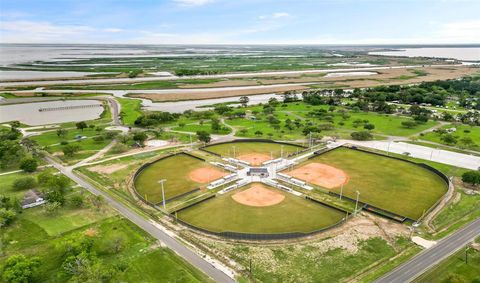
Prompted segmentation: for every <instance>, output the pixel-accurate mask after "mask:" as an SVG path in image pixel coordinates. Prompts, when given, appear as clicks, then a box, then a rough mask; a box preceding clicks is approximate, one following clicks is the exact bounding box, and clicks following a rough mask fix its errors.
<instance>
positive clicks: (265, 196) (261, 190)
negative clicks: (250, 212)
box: [232, 184, 285, 207]
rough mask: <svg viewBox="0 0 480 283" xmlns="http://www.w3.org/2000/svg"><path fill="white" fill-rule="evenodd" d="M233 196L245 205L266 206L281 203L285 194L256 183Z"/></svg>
mask: <svg viewBox="0 0 480 283" xmlns="http://www.w3.org/2000/svg"><path fill="white" fill-rule="evenodd" d="M232 198H233V199H234V200H235V201H236V202H238V203H241V204H244V205H248V206H255V207H265V206H271V205H275V204H278V203H281V202H282V201H283V200H284V199H285V196H284V195H282V194H281V193H278V192H275V191H273V190H271V189H268V188H266V187H265V186H263V185H261V184H254V185H252V187H251V188H249V189H247V190H244V191H242V192H239V193H236V194H234V195H233V196H232Z"/></svg>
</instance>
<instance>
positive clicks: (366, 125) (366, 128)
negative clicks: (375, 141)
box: [363, 123, 375, 131]
mask: <svg viewBox="0 0 480 283" xmlns="http://www.w3.org/2000/svg"><path fill="white" fill-rule="evenodd" d="M363 128H364V129H365V130H369V131H371V130H373V129H375V125H374V124H370V123H367V124H365V125H363Z"/></svg>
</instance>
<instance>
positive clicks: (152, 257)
mask: <svg viewBox="0 0 480 283" xmlns="http://www.w3.org/2000/svg"><path fill="white" fill-rule="evenodd" d="M122 279H123V280H124V281H125V282H209V281H211V280H210V279H208V278H207V277H206V276H205V275H203V274H202V273H201V272H199V271H198V270H196V269H195V268H193V267H192V266H191V265H190V264H188V263H186V262H185V261H184V260H183V259H181V258H180V257H178V256H177V255H175V254H174V253H173V252H172V251H170V250H168V249H156V250H154V251H152V252H149V253H146V254H145V255H142V256H140V257H138V258H136V259H135V260H134V261H132V262H131V263H130V264H129V266H128V269H127V270H126V271H125V274H124V276H123V278H122Z"/></svg>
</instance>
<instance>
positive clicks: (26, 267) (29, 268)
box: [2, 254, 40, 283]
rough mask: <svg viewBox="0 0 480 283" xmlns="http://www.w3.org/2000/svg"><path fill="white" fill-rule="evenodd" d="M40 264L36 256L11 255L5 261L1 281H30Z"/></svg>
mask: <svg viewBox="0 0 480 283" xmlns="http://www.w3.org/2000/svg"><path fill="white" fill-rule="evenodd" d="M39 266H40V259H39V258H38V257H26V256H24V255H21V254H19V255H12V256H11V257H9V258H8V259H7V260H6V261H5V265H4V268H3V274H2V279H3V282H19V283H21V282H31V281H32V279H33V278H34V275H35V272H36V270H37V269H38V267H39Z"/></svg>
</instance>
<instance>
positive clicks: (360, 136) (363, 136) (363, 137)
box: [350, 131, 373, 141]
mask: <svg viewBox="0 0 480 283" xmlns="http://www.w3.org/2000/svg"><path fill="white" fill-rule="evenodd" d="M350 136H351V137H352V139H354V140H357V141H367V140H371V139H372V138H373V136H372V134H370V133H369V132H367V131H361V132H353V133H351V134H350Z"/></svg>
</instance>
